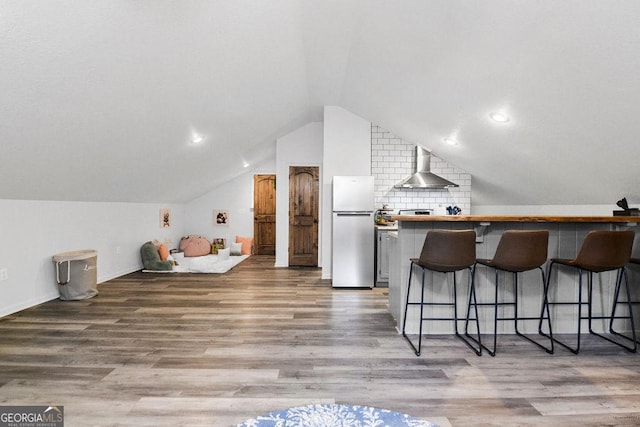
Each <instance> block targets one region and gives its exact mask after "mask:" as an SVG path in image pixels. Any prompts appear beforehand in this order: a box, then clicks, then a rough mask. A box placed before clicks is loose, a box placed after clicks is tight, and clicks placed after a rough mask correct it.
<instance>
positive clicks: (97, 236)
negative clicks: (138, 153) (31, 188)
mask: <svg viewBox="0 0 640 427" xmlns="http://www.w3.org/2000/svg"><path fill="white" fill-rule="evenodd" d="M161 208H169V209H171V214H172V226H171V227H170V228H160V209H161ZM183 219H184V215H183V210H182V206H181V205H160V204H146V203H145V204H142V203H93V202H55V201H30V200H0V241H1V244H0V269H7V271H8V275H9V279H8V280H6V281H2V282H0V316H4V315H7V314H11V313H15V312H16V311H19V310H22V309H25V308H28V307H31V306H33V305H36V304H40V303H43V302H45V301H48V300H51V299H55V298H57V297H58V288H57V285H56V282H55V276H54V264H53V262H52V260H51V257H52V256H53V255H55V254H57V253H61V252H67V251H74V250H80V249H94V250H96V251H97V252H98V282H104V281H106V280H109V279H112V278H114V277H118V276H121V275H124V274H127V273H131V272H133V271H137V270H139V269H140V268H142V262H141V259H140V246H142V244H143V243H144V242H146V241H149V240H153V239H158V240H160V241H165V240H166V241H170V244H172V245H175V244H177V242H178V238H179V236H180V235H181V234H182V223H183ZM98 290H99V289H98Z"/></svg>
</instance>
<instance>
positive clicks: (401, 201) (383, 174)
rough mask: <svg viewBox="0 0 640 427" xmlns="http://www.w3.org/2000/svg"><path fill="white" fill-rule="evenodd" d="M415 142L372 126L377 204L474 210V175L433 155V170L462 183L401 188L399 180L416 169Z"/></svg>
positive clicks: (404, 207) (395, 208) (403, 207)
mask: <svg viewBox="0 0 640 427" xmlns="http://www.w3.org/2000/svg"><path fill="white" fill-rule="evenodd" d="M414 151H415V144H411V143H409V142H406V141H403V140H402V139H401V138H398V137H397V136H395V135H393V134H392V133H391V132H389V131H387V130H386V129H384V128H382V127H380V126H377V125H372V126H371V153H372V158H371V168H372V169H371V170H372V173H373V175H374V176H375V179H376V186H375V197H376V205H380V206H381V205H382V204H388V205H389V206H390V207H391V208H392V209H394V210H396V211H397V210H398V209H414V208H427V209H435V208H437V207H438V206H439V205H442V206H444V207H446V206H451V205H455V206H458V207H459V208H461V209H462V212H463V213H465V214H469V213H470V211H471V175H470V174H468V173H466V172H465V171H463V170H461V169H459V168H457V167H455V166H454V165H450V164H448V163H447V162H446V161H444V160H442V159H440V158H438V157H435V156H432V157H431V170H432V171H433V172H434V173H436V174H438V175H440V176H442V177H443V178H446V179H449V180H451V181H453V182H455V183H457V184H458V185H459V187H457V188H452V189H444V190H425V189H411V190H405V189H398V188H394V185H396V184H397V183H398V182H399V181H401V180H402V179H404V178H406V177H407V176H409V175H410V174H411V173H412V172H413V168H414V165H413V160H412V158H413V153H414Z"/></svg>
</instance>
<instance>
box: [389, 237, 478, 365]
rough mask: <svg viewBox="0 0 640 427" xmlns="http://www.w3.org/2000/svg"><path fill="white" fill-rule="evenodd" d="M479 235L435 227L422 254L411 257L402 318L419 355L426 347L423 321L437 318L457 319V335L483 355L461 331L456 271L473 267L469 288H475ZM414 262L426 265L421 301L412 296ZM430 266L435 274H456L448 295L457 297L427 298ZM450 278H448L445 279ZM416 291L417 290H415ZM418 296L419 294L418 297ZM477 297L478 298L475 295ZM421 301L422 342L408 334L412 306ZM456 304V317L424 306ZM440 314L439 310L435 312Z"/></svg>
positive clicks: (455, 321) (404, 329)
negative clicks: (428, 311)
mask: <svg viewBox="0 0 640 427" xmlns="http://www.w3.org/2000/svg"><path fill="white" fill-rule="evenodd" d="M475 239H476V234H475V231H473V230H432V231H429V232H428V233H427V236H426V237H425V242H424V244H423V247H422V251H421V253H420V257H419V258H411V259H410V260H411V263H410V266H409V283H408V284H407V295H406V300H405V311H404V316H403V322H402V336H403V337H404V338H405V339H406V340H407V341H408V342H409V344H410V345H411V348H412V349H413V351H414V353H415V354H416V356H420V353H421V351H422V332H423V323H424V321H426V320H436V321H453V324H454V330H455V335H456V336H457V337H458V338H460V339H462V340H463V341H464V342H465V343H466V344H467V345H468V346H469V347H471V349H472V350H473V351H474V352H475V353H476V354H477V355H478V356H479V355H480V354H481V349H480V348H478V349H476V348H474V347H473V345H472V344H471V343H469V342H468V341H467V340H465V339H464V338H463V337H462V336H461V334H460V332H459V327H458V323H459V322H460V321H461V320H463V319H460V318H459V317H458V301H457V299H458V289H457V288H458V281H457V278H456V272H457V271H462V270H465V269H467V270H469V272H470V275H469V282H470V285H469V289H470V292H471V291H472V289H473V288H472V287H473V270H472V269H471V266H473V265H474V263H475ZM414 266H417V267H420V268H421V269H422V280H421V289H420V298H419V302H418V301H415V300H414V301H412V300H411V282H412V281H413V271H414ZM426 270H429V271H432V272H433V274H436V273H444V274H445V275H446V276H445V277H448V274H449V273H451V274H453V289H452V290H451V291H450V293H449V295H448V297H449V298H451V296H452V298H453V301H451V300H449V301H447V302H441V301H439V300H437V299H436V300H430V301H428V302H425V291H426V288H425V286H426V285H425V276H426ZM445 280H446V279H445ZM414 293H415V292H414ZM416 299H417V298H416ZM474 301H475V298H474ZM415 305H419V306H420V318H419V322H420V323H419V326H418V328H417V329H418V334H419V335H418V345H417V346H416V345H415V344H414V342H413V341H412V340H411V339H410V338H409V336H408V335H407V331H406V330H407V318H408V316H407V313H408V311H409V307H411V306H415ZM425 306H431V307H452V308H453V317H451V316H448V317H443V316H442V315H439V316H438V315H435V316H429V317H425V313H424V310H425V309H424V307H425ZM434 314H439V313H434Z"/></svg>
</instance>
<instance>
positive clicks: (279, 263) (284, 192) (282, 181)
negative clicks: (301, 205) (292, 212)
mask: <svg viewBox="0 0 640 427" xmlns="http://www.w3.org/2000/svg"><path fill="white" fill-rule="evenodd" d="M322 147H323V124H322V123H321V122H313V123H309V124H307V125H305V126H302V127H301V128H299V129H297V130H295V131H293V132H291V133H289V134H288V135H285V136H283V137H282V138H279V139H278V140H277V141H276V267H287V266H288V265H289V167H290V166H318V167H320V182H322V172H323V171H322V152H323V148H322ZM322 200H323V197H322V185H321V186H320V206H319V209H320V212H321V211H322ZM320 212H319V213H318V214H320ZM322 229H323V224H322V220H320V221H319V224H318V234H319V236H318V240H319V246H318V266H322V263H323V261H322V247H323V246H322V239H320V236H321V235H322Z"/></svg>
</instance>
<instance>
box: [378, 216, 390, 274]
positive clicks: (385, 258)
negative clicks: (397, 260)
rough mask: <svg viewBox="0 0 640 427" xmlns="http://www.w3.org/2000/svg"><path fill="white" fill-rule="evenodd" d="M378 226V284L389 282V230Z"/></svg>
mask: <svg viewBox="0 0 640 427" xmlns="http://www.w3.org/2000/svg"><path fill="white" fill-rule="evenodd" d="M390 231H392V230H388V229H387V230H385V229H381V228H377V230H376V286H388V284H389V239H390V236H389V232H390Z"/></svg>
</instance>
